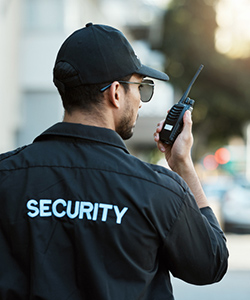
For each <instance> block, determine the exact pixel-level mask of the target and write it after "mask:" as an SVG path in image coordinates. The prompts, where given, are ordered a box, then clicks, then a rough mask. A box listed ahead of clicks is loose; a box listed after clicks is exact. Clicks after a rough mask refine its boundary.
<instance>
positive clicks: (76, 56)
mask: <svg viewBox="0 0 250 300" xmlns="http://www.w3.org/2000/svg"><path fill="white" fill-rule="evenodd" d="M59 62H66V63H68V64H70V65H71V66H72V67H73V68H74V69H75V70H76V72H77V76H76V78H75V81H74V82H72V80H71V81H70V86H71V87H72V86H78V85H84V84H100V83H106V82H112V81H114V80H118V79H121V78H123V77H125V76H127V75H130V74H131V75H132V74H134V73H136V74H140V75H142V76H145V77H150V78H154V79H158V80H163V81H167V80H169V77H168V75H167V74H165V73H163V72H161V71H157V70H155V69H152V68H150V67H147V66H145V65H143V64H141V62H140V60H139V59H138V57H137V56H136V54H135V52H134V50H133V48H132V46H131V45H130V43H129V42H128V40H127V39H126V37H125V36H124V35H123V33H122V32H121V31H119V30H117V29H115V28H113V27H110V26H107V25H94V24H92V23H88V24H87V25H86V26H85V27H84V28H81V29H79V30H77V31H75V32H73V33H72V34H71V35H70V36H69V37H68V38H67V39H66V40H65V42H64V43H63V44H62V46H61V48H60V49H59V52H58V54H57V58H56V62H55V66H56V64H58V63H59ZM55 77H56V76H55V72H54V83H55V85H56V86H58V80H57V79H56V78H55ZM59 84H60V83H59ZM63 84H64V85H67V83H66V82H64V83H63Z"/></svg>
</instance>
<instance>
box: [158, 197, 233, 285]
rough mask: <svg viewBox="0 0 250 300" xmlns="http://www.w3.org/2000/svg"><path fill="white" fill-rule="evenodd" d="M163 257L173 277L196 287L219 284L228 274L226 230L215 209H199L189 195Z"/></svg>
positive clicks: (162, 253) (166, 240) (164, 247)
mask: <svg viewBox="0 0 250 300" xmlns="http://www.w3.org/2000/svg"><path fill="white" fill-rule="evenodd" d="M161 258H162V263H163V264H165V267H167V269H168V270H170V272H171V273H172V274H173V276H175V277H177V278H180V279H182V280H184V281H186V282H188V283H191V284H196V285H205V284H211V283H214V282H218V281H220V280H221V279H222V277H223V276H224V274H225V273H226V271H227V267H228V250H227V247H226V238H225V236H224V234H223V231H222V230H221V228H220V226H219V223H218V221H217V219H216V217H215V215H214V213H213V211H212V209H211V208H210V207H205V208H202V209H199V208H198V206H197V204H196V202H195V200H194V198H193V195H192V194H191V193H189V192H187V193H186V195H185V201H184V202H183V204H182V207H181V209H180V211H179V214H178V217H177V219H176V221H175V223H174V225H173V226H172V228H171V230H170V232H169V233H168V235H167V237H166V239H165V241H164V246H163V248H162V251H161Z"/></svg>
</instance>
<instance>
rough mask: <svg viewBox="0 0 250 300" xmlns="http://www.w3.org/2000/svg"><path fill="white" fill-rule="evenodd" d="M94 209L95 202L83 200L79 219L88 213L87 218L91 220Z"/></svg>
mask: <svg viewBox="0 0 250 300" xmlns="http://www.w3.org/2000/svg"><path fill="white" fill-rule="evenodd" d="M92 210H93V204H92V203H91V202H83V201H81V206H80V212H79V219H82V218H83V215H84V214H86V216H87V219H88V220H91V214H90V212H91V211H92Z"/></svg>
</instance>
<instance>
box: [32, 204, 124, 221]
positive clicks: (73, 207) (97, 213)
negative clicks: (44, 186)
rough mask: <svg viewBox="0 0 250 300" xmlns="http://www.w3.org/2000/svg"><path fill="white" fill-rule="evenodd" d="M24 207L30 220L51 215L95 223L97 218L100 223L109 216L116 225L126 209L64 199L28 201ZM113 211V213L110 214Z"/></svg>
mask: <svg viewBox="0 0 250 300" xmlns="http://www.w3.org/2000/svg"><path fill="white" fill-rule="evenodd" d="M26 207H27V209H28V212H27V215H28V216H29V217H30V218H35V217H38V216H40V217H43V218H46V217H51V216H52V215H53V216H55V217H56V218H63V217H65V216H67V217H68V218H70V219H75V218H78V219H84V217H85V219H87V220H92V221H94V222H95V221H97V220H98V218H99V219H101V221H102V222H107V220H108V218H109V216H111V218H112V217H113V216H114V215H115V216H116V224H121V223H122V219H123V217H124V215H125V214H126V212H127V211H128V207H123V208H122V209H121V210H120V209H119V207H118V206H117V205H111V204H107V203H91V202H89V201H72V200H68V201H66V200H64V199H61V198H59V199H57V200H54V201H53V200H52V199H40V200H38V201H37V200H35V199H30V200H29V201H28V202H27V204H26ZM100 209H102V210H100ZM112 211H113V213H112Z"/></svg>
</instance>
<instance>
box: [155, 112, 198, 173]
mask: <svg viewBox="0 0 250 300" xmlns="http://www.w3.org/2000/svg"><path fill="white" fill-rule="evenodd" d="M183 122H184V125H183V129H182V132H181V133H180V134H179V135H178V137H177V139H176V140H175V142H174V144H173V145H167V144H165V143H162V142H161V141H160V138H159V133H160V131H161V129H162V126H163V123H164V121H161V122H160V123H159V124H158V126H157V128H156V132H155V133H154V140H155V142H156V143H157V147H158V149H159V150H160V151H161V152H163V153H165V158H166V160H167V162H168V165H169V166H170V168H171V169H172V170H174V171H177V172H178V170H179V169H180V167H181V166H182V165H183V164H185V163H190V162H191V148H192V145H193V135H192V119H191V112H190V111H189V110H187V111H186V112H185V114H184V116H183Z"/></svg>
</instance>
